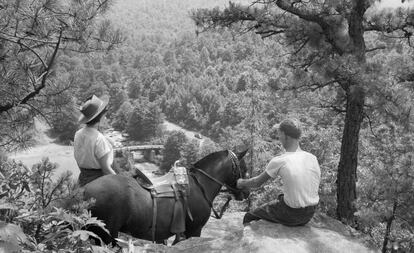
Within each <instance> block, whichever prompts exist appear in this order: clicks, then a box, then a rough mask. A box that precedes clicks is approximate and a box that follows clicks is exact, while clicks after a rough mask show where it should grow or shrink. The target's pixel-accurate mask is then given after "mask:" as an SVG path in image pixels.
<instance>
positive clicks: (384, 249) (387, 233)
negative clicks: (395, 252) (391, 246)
mask: <svg viewBox="0 0 414 253" xmlns="http://www.w3.org/2000/svg"><path fill="white" fill-rule="evenodd" d="M396 209H397V200H395V201H394V205H393V208H392V214H391V216H390V217H389V218H388V219H387V228H386V229H385V235H384V241H383V243H382V253H386V252H387V245H388V241H389V240H390V234H391V225H392V222H393V221H394V219H395V210H396Z"/></svg>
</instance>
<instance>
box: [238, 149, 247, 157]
mask: <svg viewBox="0 0 414 253" xmlns="http://www.w3.org/2000/svg"><path fill="white" fill-rule="evenodd" d="M247 151H249V148H247V149H246V150H244V151H242V152H240V153H237V158H238V159H239V160H241V159H242V158H243V157H244V156H245V155H246V153H247Z"/></svg>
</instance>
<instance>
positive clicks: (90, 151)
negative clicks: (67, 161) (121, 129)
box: [73, 126, 114, 169]
mask: <svg viewBox="0 0 414 253" xmlns="http://www.w3.org/2000/svg"><path fill="white" fill-rule="evenodd" d="M73 152H74V155H75V160H76V162H77V163H78V166H79V168H85V169H100V168H101V166H100V165H99V161H98V159H100V158H102V157H103V156H104V155H106V154H108V153H109V164H112V162H113V160H114V154H113V148H112V145H111V144H110V142H109V141H108V139H106V137H105V136H104V135H103V134H102V133H101V132H99V131H98V130H97V129H96V128H93V127H87V126H86V127H84V128H81V129H79V130H78V131H77V132H76V133H75V140H74V142H73Z"/></svg>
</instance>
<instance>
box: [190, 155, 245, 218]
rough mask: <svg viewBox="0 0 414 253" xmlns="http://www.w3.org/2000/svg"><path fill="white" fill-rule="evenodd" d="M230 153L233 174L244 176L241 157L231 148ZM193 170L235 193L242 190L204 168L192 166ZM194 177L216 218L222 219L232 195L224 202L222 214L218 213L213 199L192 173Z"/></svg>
mask: <svg viewBox="0 0 414 253" xmlns="http://www.w3.org/2000/svg"><path fill="white" fill-rule="evenodd" d="M228 154H229V157H230V161H231V163H232V167H231V170H232V174H233V176H235V177H236V176H239V178H242V172H241V168H240V161H239V158H237V155H236V154H235V153H234V152H233V151H231V150H228ZM191 170H192V171H195V172H200V173H201V174H202V175H204V176H206V177H207V178H209V179H210V180H212V181H214V182H216V183H217V184H219V185H220V186H225V187H226V188H227V189H228V190H230V191H231V192H233V194H234V193H239V192H241V191H242V190H240V189H237V188H234V187H232V186H230V185H228V184H226V183H224V182H221V181H220V180H218V179H217V178H215V177H213V176H211V175H210V174H208V173H207V172H205V171H203V170H200V169H199V168H197V167H194V166H193V167H192V169H191ZM192 177H193V179H194V181H195V182H196V184H197V185H198V187H199V188H200V189H201V192H202V193H203V196H204V199H205V200H206V201H207V203H208V204H209V206H210V208H211V209H212V210H213V212H214V215H215V216H216V218H217V219H220V218H221V216H222V215H223V212H224V209H225V208H226V207H227V205H228V204H229V202H230V200H231V197H229V198H228V199H227V202H226V203H225V204H224V206H223V208H222V210H221V212H220V215H219V214H217V212H216V211H215V210H214V208H213V203H212V201H211V200H209V199H208V198H207V195H206V192H205V190H204V187H203V186H202V185H201V184H200V182H199V181H198V179H197V177H196V176H195V175H194V173H192Z"/></svg>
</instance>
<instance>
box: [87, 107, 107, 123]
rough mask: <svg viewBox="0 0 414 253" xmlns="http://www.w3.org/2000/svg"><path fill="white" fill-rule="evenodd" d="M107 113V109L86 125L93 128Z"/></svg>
mask: <svg viewBox="0 0 414 253" xmlns="http://www.w3.org/2000/svg"><path fill="white" fill-rule="evenodd" d="M106 111H107V109H106V108H105V109H104V110H103V111H102V112H101V113H99V114H98V116H96V117H95V118H93V119H92V120H91V121H89V122H86V125H87V126H92V125H94V124H96V123H98V122H99V121H101V118H102V116H103V115H104V114H105V113H106Z"/></svg>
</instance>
